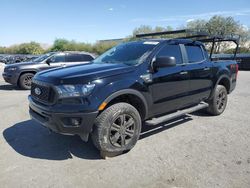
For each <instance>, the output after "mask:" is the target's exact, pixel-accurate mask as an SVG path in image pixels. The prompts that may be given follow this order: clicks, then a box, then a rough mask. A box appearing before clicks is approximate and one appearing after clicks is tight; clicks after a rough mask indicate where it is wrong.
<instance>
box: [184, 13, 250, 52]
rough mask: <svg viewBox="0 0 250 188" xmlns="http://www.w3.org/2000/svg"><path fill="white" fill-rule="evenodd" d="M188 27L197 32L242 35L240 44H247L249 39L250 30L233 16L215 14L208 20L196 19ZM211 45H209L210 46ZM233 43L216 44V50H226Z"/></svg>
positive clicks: (216, 34)
mask: <svg viewBox="0 0 250 188" xmlns="http://www.w3.org/2000/svg"><path fill="white" fill-rule="evenodd" d="M187 28H188V29H191V30H193V31H195V32H207V33H208V34H209V35H213V36H222V37H226V36H233V35H239V36H240V39H241V40H240V45H241V46H245V44H246V42H247V41H248V40H249V31H248V30H246V29H245V28H244V27H243V26H242V25H241V24H240V23H239V22H238V21H236V20H234V18H233V17H230V16H229V17H223V16H213V17H212V18H210V19H209V20H208V21H206V20H195V21H192V22H189V23H188V24H187ZM209 47H210V46H209V45H208V48H209ZM231 47H232V45H230V44H229V43H228V42H227V43H221V44H217V45H216V46H215V52H216V53H220V52H226V51H228V49H229V48H231Z"/></svg>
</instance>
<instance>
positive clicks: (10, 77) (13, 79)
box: [2, 72, 18, 85]
mask: <svg viewBox="0 0 250 188" xmlns="http://www.w3.org/2000/svg"><path fill="white" fill-rule="evenodd" d="M2 76H3V79H4V80H5V82H7V83H10V84H12V85H17V82H18V76H17V75H16V74H11V73H7V72H3V74H2Z"/></svg>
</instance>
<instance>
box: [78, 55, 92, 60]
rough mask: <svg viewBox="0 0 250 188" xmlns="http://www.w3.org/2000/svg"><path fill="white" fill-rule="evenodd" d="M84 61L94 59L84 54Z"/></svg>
mask: <svg viewBox="0 0 250 188" xmlns="http://www.w3.org/2000/svg"><path fill="white" fill-rule="evenodd" d="M81 56H82V61H92V60H93V59H94V58H93V57H92V56H90V55H85V54H82V55H81Z"/></svg>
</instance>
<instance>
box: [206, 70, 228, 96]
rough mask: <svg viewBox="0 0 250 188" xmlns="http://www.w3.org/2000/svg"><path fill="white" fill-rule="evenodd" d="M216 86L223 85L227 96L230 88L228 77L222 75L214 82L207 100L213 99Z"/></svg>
mask: <svg viewBox="0 0 250 188" xmlns="http://www.w3.org/2000/svg"><path fill="white" fill-rule="evenodd" d="M218 85H223V86H224V87H225V88H226V90H227V93H228V94H229V93H230V88H231V82H230V77H229V76H228V75H222V76H220V77H219V79H218V80H217V81H216V83H215V85H214V88H213V90H212V93H211V95H210V97H209V99H212V98H213V96H214V93H215V90H216V87H217V86H218Z"/></svg>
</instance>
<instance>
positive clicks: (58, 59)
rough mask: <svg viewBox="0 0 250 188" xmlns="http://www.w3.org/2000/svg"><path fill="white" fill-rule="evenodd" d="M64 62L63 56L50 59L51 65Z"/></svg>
mask: <svg viewBox="0 0 250 188" xmlns="http://www.w3.org/2000/svg"><path fill="white" fill-rule="evenodd" d="M58 62H65V55H63V54H60V55H55V56H53V57H51V63H58Z"/></svg>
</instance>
